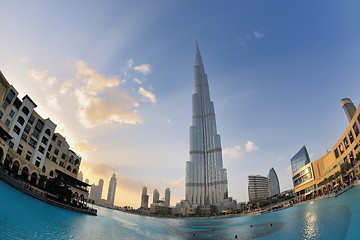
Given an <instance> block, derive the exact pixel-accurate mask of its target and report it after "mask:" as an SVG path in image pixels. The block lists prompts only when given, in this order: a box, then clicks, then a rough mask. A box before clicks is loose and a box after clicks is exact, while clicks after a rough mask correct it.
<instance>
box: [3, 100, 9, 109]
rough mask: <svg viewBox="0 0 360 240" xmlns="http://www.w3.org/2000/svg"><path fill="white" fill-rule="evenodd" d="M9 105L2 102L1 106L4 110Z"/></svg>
mask: <svg viewBox="0 0 360 240" xmlns="http://www.w3.org/2000/svg"><path fill="white" fill-rule="evenodd" d="M8 105H9V104H8V103H7V102H4V104H3V105H2V108H3V109H4V110H5V109H6V108H7V106H8Z"/></svg>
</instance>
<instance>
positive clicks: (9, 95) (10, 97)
mask: <svg viewBox="0 0 360 240" xmlns="http://www.w3.org/2000/svg"><path fill="white" fill-rule="evenodd" d="M14 97H15V92H14V91H13V90H12V89H10V91H9V93H8V94H7V96H6V99H5V100H6V101H7V102H8V103H11V101H12V100H13V99H14Z"/></svg>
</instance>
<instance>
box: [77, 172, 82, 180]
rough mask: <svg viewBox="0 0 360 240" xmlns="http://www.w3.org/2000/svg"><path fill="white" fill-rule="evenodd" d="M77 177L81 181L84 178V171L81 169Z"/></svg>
mask: <svg viewBox="0 0 360 240" xmlns="http://www.w3.org/2000/svg"><path fill="white" fill-rule="evenodd" d="M77 179H79V180H80V181H82V180H83V173H82V171H80V172H79V173H78V175H77Z"/></svg>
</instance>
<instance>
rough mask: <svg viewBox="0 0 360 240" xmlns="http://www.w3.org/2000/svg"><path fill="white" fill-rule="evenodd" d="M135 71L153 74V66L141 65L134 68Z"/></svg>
mask: <svg viewBox="0 0 360 240" xmlns="http://www.w3.org/2000/svg"><path fill="white" fill-rule="evenodd" d="M134 69H135V70H137V71H139V72H141V73H143V74H148V73H150V72H151V66H150V65H149V64H141V65H139V66H136V67H134Z"/></svg>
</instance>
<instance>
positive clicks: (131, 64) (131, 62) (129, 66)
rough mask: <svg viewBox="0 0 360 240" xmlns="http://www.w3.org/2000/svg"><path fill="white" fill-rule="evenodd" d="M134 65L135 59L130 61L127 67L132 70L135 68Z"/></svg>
mask: <svg viewBox="0 0 360 240" xmlns="http://www.w3.org/2000/svg"><path fill="white" fill-rule="evenodd" d="M133 64H134V60H133V59H129V60H128V62H127V66H128V68H130V69H131V68H132V67H133Z"/></svg>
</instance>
